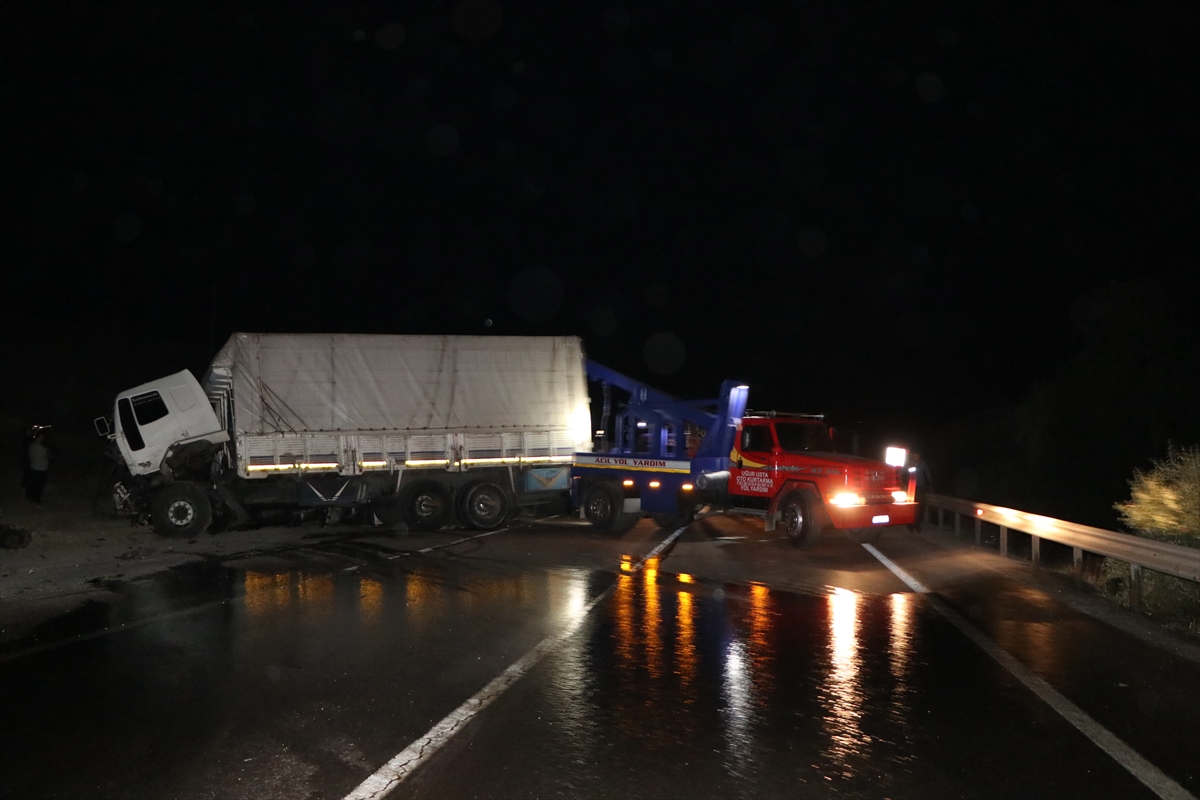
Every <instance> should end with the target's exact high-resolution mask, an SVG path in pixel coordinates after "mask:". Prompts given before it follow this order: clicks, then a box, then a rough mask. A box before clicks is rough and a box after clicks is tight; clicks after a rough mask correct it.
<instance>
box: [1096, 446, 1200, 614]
mask: <svg viewBox="0 0 1200 800" xmlns="http://www.w3.org/2000/svg"><path fill="white" fill-rule="evenodd" d="M1129 490H1130V498H1129V500H1128V501H1127V502H1124V503H1116V504H1115V505H1114V506H1113V507H1114V508H1115V509H1116V510H1117V513H1119V514H1120V515H1121V520H1122V522H1124V523H1125V526H1126V527H1127V528H1129V530H1130V531H1132V532H1133V533H1135V534H1136V535H1138V536H1144V537H1146V538H1148V539H1158V540H1160V541H1166V542H1173V543H1174V544H1180V545H1184V546H1185V547H1200V447H1196V446H1193V447H1187V448H1175V447H1171V448H1170V450H1169V452H1168V454H1167V458H1166V459H1165V460H1164V461H1156V462H1154V466H1153V467H1152V468H1151V469H1150V470H1149V471H1146V472H1143V471H1142V470H1137V471H1136V472H1134V476H1133V479H1132V480H1131V481H1130V482H1129ZM1101 579H1102V582H1103V585H1102V587H1101V590H1102V591H1103V593H1104V594H1105V595H1107V596H1109V597H1110V598H1112V599H1113V600H1116V601H1118V602H1121V603H1122V604H1128V602H1129V565H1128V564H1126V563H1125V562H1123V561H1117V560H1114V559H1111V558H1106V559H1104V563H1103V565H1102V566H1101ZM1142 606H1143V608H1144V610H1145V611H1148V612H1149V613H1151V614H1157V615H1161V616H1163V617H1167V618H1169V619H1170V620H1171V621H1172V622H1173V623H1175V624H1176V625H1180V626H1183V627H1186V628H1187V629H1188V630H1190V631H1191V632H1193V633H1200V584H1197V583H1194V582H1192V581H1187V580H1183V579H1181V578H1175V577H1172V576H1170V575H1163V574H1162V573H1158V572H1153V571H1151V570H1145V571H1143V572H1142Z"/></svg>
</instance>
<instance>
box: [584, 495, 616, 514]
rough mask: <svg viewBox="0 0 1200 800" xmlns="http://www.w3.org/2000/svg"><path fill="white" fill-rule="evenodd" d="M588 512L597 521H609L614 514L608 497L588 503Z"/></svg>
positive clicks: (595, 498) (596, 498) (593, 499)
mask: <svg viewBox="0 0 1200 800" xmlns="http://www.w3.org/2000/svg"><path fill="white" fill-rule="evenodd" d="M588 511H589V512H590V513H591V515H592V517H593V518H595V519H607V518H608V517H609V515H610V514H611V513H612V505H611V504H610V503H609V502H608V498H607V497H603V496H600V497H593V498H592V501H591V502H590V503H588Z"/></svg>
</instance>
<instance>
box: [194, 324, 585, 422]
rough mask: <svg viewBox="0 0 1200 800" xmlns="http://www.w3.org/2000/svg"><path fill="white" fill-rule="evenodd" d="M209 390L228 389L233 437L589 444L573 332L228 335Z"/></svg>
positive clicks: (580, 358) (208, 379) (578, 353)
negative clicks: (549, 435)
mask: <svg viewBox="0 0 1200 800" xmlns="http://www.w3.org/2000/svg"><path fill="white" fill-rule="evenodd" d="M204 384H205V389H206V390H208V391H209V393H210V395H215V394H220V393H223V392H222V390H227V389H228V388H229V387H232V395H233V406H234V426H233V427H234V428H235V433H238V434H266V433H279V432H296V433H303V432H308V431H412V432H416V431H437V432H441V431H447V432H453V431H485V430H492V431H500V430H514V429H516V430H563V429H569V430H572V431H577V433H578V436H579V437H580V438H579V439H578V441H580V442H589V441H590V433H591V431H590V428H591V417H590V414H589V412H588V395H587V384H586V380H585V378H584V357H583V344H582V342H581V341H580V340H579V338H578V337H574V336H389V335H366V334H275V333H235V334H234V335H233V336H232V337H230V339H229V341H228V342H227V343H226V344H225V346H224V347H223V348H222V349H221V351H220V352H219V353H217V355H216V357H215V358H214V359H213V363H212V367H211V369H210V371H209V374H208V375H207V376H206V377H205V381H204Z"/></svg>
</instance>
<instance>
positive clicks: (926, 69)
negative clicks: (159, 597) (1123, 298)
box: [0, 0, 1200, 427]
mask: <svg viewBox="0 0 1200 800" xmlns="http://www.w3.org/2000/svg"><path fill="white" fill-rule="evenodd" d="M4 5H5V7H4V9H3V11H0V37H2V39H0V59H2V61H0V64H2V67H0V105H2V107H3V109H4V112H3V119H4V124H3V137H4V140H5V141H6V146H5V157H4V163H3V167H2V169H3V186H4V191H3V202H4V206H3V220H4V231H3V242H4V270H3V272H4V275H3V292H4V303H5V315H4V317H5V322H4V324H5V328H6V336H5V341H6V345H5V348H6V352H7V353H8V355H6V356H5V366H4V369H5V373H6V374H7V375H8V376H9V378H8V380H7V381H6V384H7V386H6V388H7V391H6V395H7V400H6V409H5V413H8V414H13V415H19V416H24V417H30V416H41V417H46V418H50V419H53V418H55V417H82V418H86V419H89V420H90V418H91V416H93V415H94V413H101V412H103V410H104V409H103V407H102V406H103V403H104V402H105V401H106V400H107V398H110V397H111V396H112V395H113V394H114V393H115V392H116V391H118V390H120V389H122V388H126V387H128V386H129V385H132V384H135V383H139V382H141V381H143V380H148V379H151V378H153V377H157V376H158V375H161V374H164V373H166V372H172V371H175V370H177V369H180V368H183V367H189V368H191V369H193V370H194V371H197V372H198V373H199V372H202V371H203V369H204V367H205V365H206V364H207V362H208V359H209V357H210V356H211V355H212V353H213V351H214V350H215V349H216V348H218V347H219V346H220V345H221V344H222V343H223V342H224V340H225V339H226V338H227V337H228V335H229V333H230V332H232V331H235V330H244V331H267V332H270V331H296V332H304V331H345V332H364V333H414V334H423V333H454V334H479V335H488V334H522V335H526V334H530V335H537V334H576V335H580V336H582V337H583V338H584V341H585V346H586V347H587V350H588V353H589V355H590V356H591V357H592V358H594V359H596V360H598V361H600V362H602V363H605V364H607V365H609V366H612V367H614V368H616V369H620V370H623V371H626V372H628V373H631V374H633V375H636V376H637V377H639V378H643V379H646V380H647V381H648V382H651V383H652V384H654V385H657V386H660V387H661V388H663V389H666V390H668V391H672V392H675V393H677V394H680V395H685V396H707V395H711V394H713V393H714V392H715V389H716V387H717V385H718V383H719V381H720V380H721V379H722V378H725V377H734V378H739V379H742V380H745V381H747V382H749V383H750V384H751V403H752V405H753V406H756V407H771V406H774V407H779V408H788V409H792V410H802V411H826V412H830V413H839V412H840V413H843V414H847V415H851V416H857V417H863V418H870V419H873V420H876V421H879V422H881V424H894V425H898V426H901V427H903V426H906V425H919V424H926V423H931V422H934V421H941V420H947V419H950V418H954V417H959V416H963V415H966V414H969V413H970V412H972V411H976V410H978V409H980V408H983V407H985V406H989V405H993V404H996V403H1001V402H1006V401H1012V400H1016V399H1017V398H1019V397H1021V396H1022V394H1023V393H1025V392H1027V391H1028V390H1029V389H1030V387H1031V386H1033V385H1035V384H1037V383H1038V382H1041V381H1046V380H1049V379H1051V378H1053V377H1054V375H1055V374H1056V371H1057V370H1059V369H1060V368H1061V365H1062V364H1063V363H1065V362H1067V361H1069V360H1070V359H1071V358H1072V357H1073V356H1074V354H1075V353H1077V352H1078V350H1079V348H1080V347H1081V340H1080V331H1079V320H1080V316H1081V312H1080V309H1081V308H1082V309H1085V310H1086V308H1088V307H1089V306H1088V305H1087V304H1088V302H1090V301H1088V300H1087V298H1088V297H1090V296H1091V295H1092V293H1093V292H1096V291H1098V290H1103V289H1105V287H1108V286H1110V284H1111V283H1112V282H1113V281H1114V280H1118V281H1123V282H1134V283H1139V282H1149V283H1151V284H1153V285H1156V286H1157V287H1159V288H1160V289H1161V290H1163V293H1164V294H1165V295H1167V296H1168V297H1169V298H1171V299H1172V302H1174V303H1176V304H1178V305H1179V309H1180V310H1179V312H1178V313H1179V315H1180V316H1181V318H1187V317H1188V316H1190V315H1192V314H1194V312H1195V310H1196V301H1195V295H1196V289H1197V280H1196V277H1195V273H1196V269H1195V265H1196V254H1197V245H1196V241H1195V229H1194V228H1195V225H1194V223H1195V220H1196V217H1197V206H1198V199H1200V166H1198V164H1200V161H1198V158H1197V155H1196V147H1197V142H1200V130H1198V127H1200V126H1198V123H1197V120H1198V119H1200V115H1197V114H1196V113H1195V106H1196V79H1197V77H1200V57H1198V55H1197V53H1198V52H1200V48H1197V47H1196V46H1195V43H1196V42H1197V41H1200V25H1198V20H1200V6H1197V5H1196V4H1194V3H1184V2H1167V3H1153V2H1152V3H1136V4H1128V3H1120V4H1118V3H1096V2H1086V3H1085V2H1065V3H1054V4H1025V3H1016V4H1014V3H998V2H960V3H933V2H925V3H898V2H881V3H861V2H860V3H832V2H811V3H809V2H791V3H778V2H776V3H763V2H759V3H728V4H713V3H707V2H687V3H666V2H660V3H653V4H622V5H611V6H607V5H604V4H591V3H514V2H502V1H501V0H495V1H494V0H462V2H444V3H404V4H400V3H397V4H385V3H317V4H313V3H298V4H261V3H253V2H244V3H233V4H230V3H162V2H102V3H101V2H74V3H57V2H46V3H34V2H19V3H7V4H4ZM1073 309H1074V311H1075V313H1074V316H1073V313H1072V310H1073ZM1084 316H1086V315H1084ZM53 421H57V422H59V423H60V424H61V423H63V422H65V419H53Z"/></svg>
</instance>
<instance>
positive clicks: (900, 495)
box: [892, 489, 908, 503]
mask: <svg viewBox="0 0 1200 800" xmlns="http://www.w3.org/2000/svg"><path fill="white" fill-rule="evenodd" d="M907 499H908V492H902V491H900V490H899V489H897V490H896V491H894V492H892V502H893V503H903V502H904V501H905V500H907Z"/></svg>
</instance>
